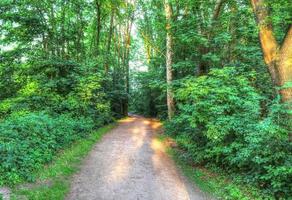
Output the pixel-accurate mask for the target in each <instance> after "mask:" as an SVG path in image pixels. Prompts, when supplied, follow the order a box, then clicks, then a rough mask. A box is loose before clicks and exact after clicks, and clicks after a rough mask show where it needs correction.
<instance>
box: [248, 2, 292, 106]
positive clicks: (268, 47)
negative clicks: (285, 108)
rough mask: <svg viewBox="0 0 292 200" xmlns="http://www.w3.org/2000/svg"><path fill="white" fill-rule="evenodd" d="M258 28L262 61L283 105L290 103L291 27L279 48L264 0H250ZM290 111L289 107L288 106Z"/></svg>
mask: <svg viewBox="0 0 292 200" xmlns="http://www.w3.org/2000/svg"><path fill="white" fill-rule="evenodd" d="M251 3H252V6H253V10H254V13H255V15H256V18H257V23H258V26H259V39H260V42H261V46H262V51H263V56H264V61H265V63H266V64H267V66H268V70H269V73H270V75H271V78H272V81H273V83H274V85H275V86H277V87H279V88H280V90H279V94H280V95H281V100H282V102H283V103H290V104H291V101H292V87H291V83H292V48H291V46H292V25H290V27H289V30H288V32H287V34H286V36H285V38H284V40H283V44H282V45H281V46H280V45H279V44H278V43H277V41H276V38H275V36H274V32H273V27H272V25H271V23H269V15H268V10H267V8H266V6H265V1H264V0H251ZM289 108H290V109H291V105H290V106H289Z"/></svg>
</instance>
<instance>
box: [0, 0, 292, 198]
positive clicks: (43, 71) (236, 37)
mask: <svg viewBox="0 0 292 200" xmlns="http://www.w3.org/2000/svg"><path fill="white" fill-rule="evenodd" d="M128 113H130V114H137V115H141V116H145V117H149V118H156V119H160V120H161V121H162V122H163V129H164V134H165V135H167V137H170V138H172V139H173V140H174V141H175V143H176V147H175V148H176V149H177V152H178V154H179V157H180V159H181V160H183V162H185V163H188V164H190V165H193V166H200V167H204V168H206V169H208V170H215V171H216V173H222V174H226V176H227V175H228V177H229V178H230V179H236V180H237V181H238V182H240V184H243V185H251V186H253V187H254V188H256V189H257V190H259V191H260V193H261V197H258V199H289V198H291V197H292V181H291V180H292V155H291V152H292V144H291V140H292V2H291V0H209V1H202V0H179V1H178V0H43V1H38V0H1V1H0V186H8V187H13V186H15V185H18V184H20V183H25V182H34V181H36V180H37V179H38V177H37V176H36V175H35V173H34V172H35V171H38V170H41V169H42V168H43V166H45V165H47V164H49V163H51V162H52V161H53V160H54V159H55V157H56V156H58V154H59V152H61V151H63V150H65V149H67V148H69V147H70V146H72V144H74V143H75V142H76V141H79V140H80V139H86V138H88V137H90V134H91V133H92V131H94V130H97V129H98V128H101V127H104V126H105V125H107V124H110V123H113V122H114V121H116V120H117V119H121V118H124V117H126V116H128ZM0 199H1V195H0ZM233 199H243V198H233ZM247 199H249V198H247Z"/></svg>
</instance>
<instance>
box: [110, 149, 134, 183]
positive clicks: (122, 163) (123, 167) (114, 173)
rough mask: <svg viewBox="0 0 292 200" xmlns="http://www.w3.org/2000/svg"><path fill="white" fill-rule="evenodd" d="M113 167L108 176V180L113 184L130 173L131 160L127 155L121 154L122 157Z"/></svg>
mask: <svg viewBox="0 0 292 200" xmlns="http://www.w3.org/2000/svg"><path fill="white" fill-rule="evenodd" d="M113 166H114V167H113V169H112V170H110V173H109V175H108V176H106V182H107V183H111V184H117V183H119V182H121V181H122V180H123V179H124V178H126V177H127V176H128V174H129V169H130V162H129V159H128V157H127V156H125V155H123V154H122V155H121V156H120V158H119V159H118V160H117V162H115V163H114V164H113Z"/></svg>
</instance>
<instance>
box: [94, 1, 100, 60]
mask: <svg viewBox="0 0 292 200" xmlns="http://www.w3.org/2000/svg"><path fill="white" fill-rule="evenodd" d="M95 6H96V38H95V44H96V46H95V48H96V49H95V52H96V55H98V54H99V43H100V31H101V3H100V2H99V0H95Z"/></svg>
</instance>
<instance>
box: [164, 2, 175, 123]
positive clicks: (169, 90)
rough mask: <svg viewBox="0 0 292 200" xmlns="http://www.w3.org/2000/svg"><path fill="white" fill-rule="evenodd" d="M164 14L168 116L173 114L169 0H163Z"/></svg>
mask: <svg viewBox="0 0 292 200" xmlns="http://www.w3.org/2000/svg"><path fill="white" fill-rule="evenodd" d="M165 16H166V82H167V110H168V118H169V119H172V117H173V115H174V109H175V107H174V97H173V96H174V95H173V89H172V58H173V49H172V46H173V38H172V34H171V21H172V7H171V4H170V2H169V0H165Z"/></svg>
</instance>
